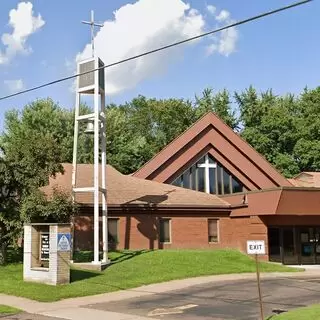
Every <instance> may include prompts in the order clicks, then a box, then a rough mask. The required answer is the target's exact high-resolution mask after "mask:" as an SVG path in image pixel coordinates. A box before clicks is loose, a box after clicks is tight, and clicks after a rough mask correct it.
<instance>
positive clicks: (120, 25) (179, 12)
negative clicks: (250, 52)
mask: <svg viewBox="0 0 320 320" xmlns="http://www.w3.org/2000/svg"><path fill="white" fill-rule="evenodd" d="M207 10H209V11H210V12H212V14H213V15H214V19H216V17H217V15H216V10H215V7H214V6H207ZM220 14H221V12H220ZM214 21H215V20H214ZM208 28H209V24H208V22H206V21H205V17H204V16H203V15H202V14H201V13H200V12H199V11H198V10H196V9H194V8H192V7H191V6H190V5H189V4H187V3H186V2H185V0H152V1H151V0H138V1H136V2H135V3H134V4H126V5H124V6H122V7H121V8H120V9H118V10H117V11H115V12H114V17H113V19H112V20H108V21H105V22H104V27H102V28H101V29H100V30H99V31H97V34H96V36H95V51H96V54H97V55H98V56H99V57H100V58H101V59H102V60H103V61H104V63H105V64H110V63H112V62H116V61H119V60H122V59H125V58H128V57H131V56H134V55H137V54H140V53H143V52H146V51H149V50H152V49H155V48H158V47H160V46H163V45H166V44H170V43H173V42H175V41H179V40H183V39H187V38H190V37H193V36H195V35H198V34H201V33H203V32H205V31H206V30H207V29H208ZM210 29H211V27H210ZM88 35H89V30H88ZM222 36H223V37H227V38H228V39H229V38H230V36H229V34H221V37H222ZM204 41H208V39H207V40H204ZM209 41H211V40H210V39H209ZM214 41H220V35H217V37H216V38H215V40H214ZM198 42H199V40H198V41H192V42H189V43H188V44H185V45H181V46H177V47H174V48H170V49H168V50H165V51H162V52H158V53H155V54H152V55H149V56H146V57H142V58H139V59H136V60H133V61H130V62H126V63H123V64H121V65H119V66H115V67H111V68H108V69H107V70H106V82H107V83H106V91H107V93H108V94H116V93H118V92H121V91H124V90H126V89H129V88H133V87H135V86H136V85H137V84H138V83H140V82H142V81H143V80H145V79H149V78H152V77H155V76H158V75H161V74H163V73H165V72H166V70H167V68H168V67H169V65H170V64H172V63H174V62H175V61H177V60H179V59H180V58H181V57H183V51H184V50H185V49H186V47H187V46H191V45H194V44H195V43H198ZM227 43H228V41H226V40H222V39H221V45H219V44H218V46H219V47H221V48H220V49H219V50H213V52H217V53H220V54H224V55H228V54H229V53H230V48H231V46H228V45H227ZM228 50H229V51H228ZM213 52H212V53H213ZM89 57H91V44H90V43H88V44H87V45H86V46H85V48H84V49H83V51H82V52H80V53H78V54H77V56H76V61H79V60H82V59H86V58H89Z"/></svg>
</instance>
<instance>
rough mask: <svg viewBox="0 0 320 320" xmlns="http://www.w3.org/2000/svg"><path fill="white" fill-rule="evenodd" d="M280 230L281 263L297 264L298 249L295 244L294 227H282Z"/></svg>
mask: <svg viewBox="0 0 320 320" xmlns="http://www.w3.org/2000/svg"><path fill="white" fill-rule="evenodd" d="M281 231H282V249H283V254H282V259H283V261H282V263H283V264H298V251H297V246H296V238H295V234H296V233H295V228H293V227H292V228H287V227H286V228H283V229H281Z"/></svg>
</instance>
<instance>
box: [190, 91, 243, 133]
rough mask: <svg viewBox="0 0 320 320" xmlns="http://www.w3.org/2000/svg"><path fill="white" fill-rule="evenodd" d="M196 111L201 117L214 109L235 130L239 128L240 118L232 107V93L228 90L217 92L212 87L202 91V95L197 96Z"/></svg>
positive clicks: (197, 115)
mask: <svg viewBox="0 0 320 320" xmlns="http://www.w3.org/2000/svg"><path fill="white" fill-rule="evenodd" d="M195 100H196V102H195V108H196V110H195V113H196V118H197V119H199V118H200V117H202V116H203V115H204V114H205V113H207V112H209V111H212V112H214V113H215V114H216V115H217V116H218V117H219V118H221V119H222V120H223V121H224V122H225V123H226V124H227V125H228V126H229V127H230V128H232V129H233V130H235V129H238V124H239V120H238V119H237V117H236V114H235V110H233V109H232V107H231V101H230V95H229V92H228V91H227V90H225V89H224V90H222V91H221V92H218V93H216V94H214V93H213V90H212V89H210V88H207V89H205V90H204V91H203V92H202V96H201V97H197V96H196V97H195Z"/></svg>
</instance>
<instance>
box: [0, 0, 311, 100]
mask: <svg viewBox="0 0 320 320" xmlns="http://www.w3.org/2000/svg"><path fill="white" fill-rule="evenodd" d="M312 1H313V0H304V1H299V2H295V3H293V4H290V5H287V6H284V7H281V8H278V9H274V10H271V11H267V12H264V13H261V14H259V15H256V16H253V17H250V18H247V19H244V20H240V21H238V22H234V23H231V24H229V25H226V26H224V27H221V28H218V29H215V30H212V31H208V32H205V33H202V34H199V35H197V36H194V37H191V38H187V39H184V40H181V41H176V42H173V43H171V44H168V45H165V46H162V47H159V48H156V49H153V50H150V51H146V52H144V53H141V54H137V55H135V56H132V57H129V58H125V59H122V60H119V61H116V62H113V63H110V64H108V65H104V66H101V67H99V68H95V69H91V70H89V71H85V72H82V73H77V74H74V75H71V76H67V77H64V78H60V79H57V80H54V81H51V82H47V83H44V84H41V85H38V86H35V87H31V88H29V89H25V90H21V91H18V92H16V93H12V94H9V95H6V96H3V97H0V101H2V100H5V99H9V98H12V97H15V96H18V95H22V94H25V93H28V92H31V91H35V90H39V89H41V88H44V87H48V86H51V85H54V84H56V83H60V82H63V81H67V80H70V79H74V78H77V77H80V76H83V75H85V74H89V73H92V72H95V71H99V70H102V69H107V68H111V67H114V66H117V65H119V64H122V63H125V62H128V61H132V60H135V59H139V58H142V57H145V56H147V55H150V54H153V53H156V52H159V51H162V50H166V49H169V48H172V47H175V46H179V45H182V44H184V43H187V42H190V41H194V40H197V39H200V38H203V37H206V36H209V35H212V34H215V33H218V32H221V31H223V30H227V29H229V28H233V27H237V26H239V25H242V24H245V23H248V22H251V21H254V20H258V19H261V18H264V17H266V16H270V15H273V14H275V13H278V12H281V11H285V10H288V9H291V8H294V7H297V6H301V5H304V4H307V3H309V2H312Z"/></svg>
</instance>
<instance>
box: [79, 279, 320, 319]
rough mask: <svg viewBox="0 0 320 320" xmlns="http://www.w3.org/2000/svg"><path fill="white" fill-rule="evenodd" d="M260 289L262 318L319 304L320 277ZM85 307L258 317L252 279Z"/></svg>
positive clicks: (152, 314)
mask: <svg viewBox="0 0 320 320" xmlns="http://www.w3.org/2000/svg"><path fill="white" fill-rule="evenodd" d="M261 288H262V289H261V290H262V295H263V307H264V315H265V317H267V316H271V315H272V314H274V313H273V311H274V310H278V311H280V312H281V311H284V310H290V309H293V308H298V307H304V306H307V305H310V304H313V303H320V277H317V276H312V277H308V278H306V277H300V278H299V276H298V275H297V277H295V278H292V277H290V278H289V277H288V278H286V277H285V276H283V277H280V278H274V279H263V280H262V282H261ZM85 307H86V308H91V309H96V310H104V311H111V312H119V313H123V314H130V315H133V316H134V315H136V316H143V317H148V318H150V319H164V320H174V319H185V320H189V319H190V320H194V319H198V320H204V319H211V320H218V319H237V320H242V319H243V320H249V319H252V320H253V319H260V318H259V316H260V311H259V310H260V309H259V303H258V291H257V283H256V281H255V280H252V279H249V280H248V279H247V280H233V281H230V280H228V281H218V282H217V281H215V282H211V283H206V284H201V285H195V286H192V287H188V288H185V289H181V290H176V291H169V292H166V293H156V294H153V295H148V296H143V297H139V298H131V299H126V300H122V301H114V302H106V303H97V304H90V305H86V306H85Z"/></svg>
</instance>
